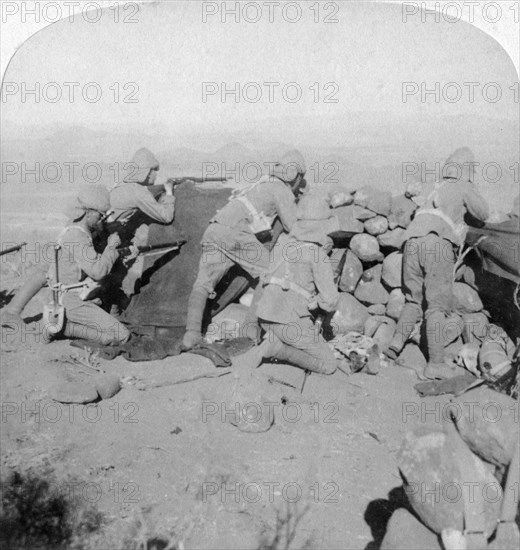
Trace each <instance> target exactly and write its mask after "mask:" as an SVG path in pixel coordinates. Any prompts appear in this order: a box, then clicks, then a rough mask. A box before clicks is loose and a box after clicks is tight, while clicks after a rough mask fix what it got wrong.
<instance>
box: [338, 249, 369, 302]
mask: <svg viewBox="0 0 520 550" xmlns="http://www.w3.org/2000/svg"><path fill="white" fill-rule="evenodd" d="M362 274H363V264H362V263H361V260H360V259H359V258H358V257H357V256H356V255H355V254H354V253H353V252H352V251H350V250H348V251H347V256H346V258H345V265H344V266H343V271H342V272H341V277H340V280H339V289H340V290H341V291H343V292H354V290H355V289H356V286H357V284H358V282H359V279H360V278H361V275H362Z"/></svg>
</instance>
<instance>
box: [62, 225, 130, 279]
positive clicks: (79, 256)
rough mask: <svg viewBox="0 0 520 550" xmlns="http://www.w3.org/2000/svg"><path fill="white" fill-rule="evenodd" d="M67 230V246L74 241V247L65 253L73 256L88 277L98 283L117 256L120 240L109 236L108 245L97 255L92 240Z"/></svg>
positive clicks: (81, 233) (82, 234)
mask: <svg viewBox="0 0 520 550" xmlns="http://www.w3.org/2000/svg"><path fill="white" fill-rule="evenodd" d="M72 231H73V230H69V232H68V233H67V235H66V238H67V240H68V241H69V242H68V244H69V245H70V241H71V240H72V239H74V245H75V246H69V249H68V250H67V253H71V254H74V261H75V263H76V264H77V265H78V266H79V268H80V269H81V271H83V272H84V273H85V274H86V275H87V276H88V277H90V278H91V279H94V281H99V280H100V279H103V277H106V276H107V275H108V274H109V273H110V271H111V270H112V267H113V265H114V263H115V261H116V260H117V258H118V256H119V252H118V251H117V250H116V246H117V244H118V243H119V242H120V239H119V237H118V236H117V235H111V236H110V237H109V238H108V244H107V246H106V247H105V250H104V251H103V253H102V254H98V253H97V252H96V249H95V248H94V245H93V244H92V240H91V239H89V238H88V237H87V235H85V234H84V233H83V232H82V231H78V230H77V231H74V233H72ZM69 251H70V252H69Z"/></svg>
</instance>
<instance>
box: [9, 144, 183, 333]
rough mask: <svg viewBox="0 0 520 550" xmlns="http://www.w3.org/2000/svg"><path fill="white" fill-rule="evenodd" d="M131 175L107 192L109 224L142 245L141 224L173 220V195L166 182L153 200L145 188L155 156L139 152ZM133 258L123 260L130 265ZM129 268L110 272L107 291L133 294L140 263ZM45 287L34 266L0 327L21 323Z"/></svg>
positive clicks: (153, 170)
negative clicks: (159, 197)
mask: <svg viewBox="0 0 520 550" xmlns="http://www.w3.org/2000/svg"><path fill="white" fill-rule="evenodd" d="M132 167H133V170H132V172H131V173H130V174H129V175H128V176H127V177H126V178H125V179H124V180H123V183H121V184H116V185H115V186H114V187H113V188H112V190H111V192H110V203H111V208H112V209H113V211H114V213H113V214H112V216H111V220H112V221H116V222H120V227H121V228H124V231H123V233H125V235H126V239H127V240H128V241H130V240H131V239H133V238H134V235H135V233H137V235H136V236H135V239H133V244H135V245H141V244H145V241H146V237H147V234H148V233H147V227H146V225H144V222H145V221H151V220H153V221H156V222H160V223H170V222H171V221H172V220H173V216H174V208H175V197H174V196H173V184H172V183H171V182H166V183H165V184H164V188H165V190H166V194H165V195H164V196H162V197H161V199H160V200H159V201H156V200H155V198H154V197H153V196H152V194H151V193H150V192H149V191H148V190H147V189H146V188H145V187H146V186H147V185H153V184H154V183H155V179H156V176H157V171H158V170H159V162H158V161H157V159H156V158H155V156H154V155H153V154H152V153H151V152H150V151H149V150H148V149H146V148H142V149H139V150H138V151H137V152H136V153H135V155H134V156H133V158H132ZM125 244H130V242H128V243H125ZM134 258H135V256H133V258H132V257H128V258H127V259H126V260H125V263H126V264H127V265H130V263H131V261H132V259H134ZM136 263H137V265H134V266H132V267H133V269H132V274H131V275H130V276H127V272H128V269H127V267H126V266H123V265H122V264H119V265H118V266H117V267H116V269H115V270H114V273H113V274H112V275H113V278H112V280H111V282H110V285H109V286H108V288H109V289H110V292H112V293H114V294H115V293H116V292H117V291H118V289H119V288H120V286H121V284H123V286H124V287H125V290H126V293H127V294H132V293H133V286H134V284H135V280H136V279H137V278H138V277H139V275H140V269H139V268H140V267H142V266H141V264H140V263H139V262H136ZM46 284H47V266H46V265H41V266H38V267H37V268H36V269H35V270H34V271H33V273H32V274H31V275H30V276H29V278H28V279H27V280H26V281H25V283H24V284H23V285H22V287H21V288H20V289H19V290H18V292H17V293H16V294H15V296H14V297H13V299H12V300H11V301H10V302H9V304H8V305H7V306H6V307H5V308H4V310H3V311H2V326H11V327H13V326H17V325H20V324H23V320H22V317H21V315H22V312H23V310H24V308H25V306H26V305H27V304H28V303H29V301H30V300H31V299H32V298H33V297H34V296H35V295H36V294H37V293H38V292H39V291H40V290H41V289H42V288H44V287H45V286H46Z"/></svg>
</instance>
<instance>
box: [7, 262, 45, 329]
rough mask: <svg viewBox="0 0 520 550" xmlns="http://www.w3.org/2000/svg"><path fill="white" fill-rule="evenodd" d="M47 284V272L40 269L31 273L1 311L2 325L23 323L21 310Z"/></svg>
mask: <svg viewBox="0 0 520 550" xmlns="http://www.w3.org/2000/svg"><path fill="white" fill-rule="evenodd" d="M46 285H47V274H46V273H44V272H43V271H42V270H37V271H35V272H34V273H32V274H31V275H30V276H29V278H28V279H27V280H26V281H25V283H24V284H23V285H22V287H21V288H20V289H19V290H18V292H17V293H16V294H15V295H14V297H13V299H12V300H11V301H10V302H9V304H8V305H7V306H6V307H5V308H4V311H3V312H2V326H6V327H13V326H20V325H22V324H23V319H22V311H23V310H24V308H25V306H26V305H27V304H28V303H29V302H30V301H31V299H32V298H33V297H34V296H36V294H38V292H39V291H40V290H41V289H42V288H44V287H45V286H46Z"/></svg>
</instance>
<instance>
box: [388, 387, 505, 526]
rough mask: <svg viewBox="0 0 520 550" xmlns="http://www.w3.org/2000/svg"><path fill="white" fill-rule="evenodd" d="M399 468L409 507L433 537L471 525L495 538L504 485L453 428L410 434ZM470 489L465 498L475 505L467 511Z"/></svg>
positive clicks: (399, 461)
mask: <svg viewBox="0 0 520 550" xmlns="http://www.w3.org/2000/svg"><path fill="white" fill-rule="evenodd" d="M465 397H466V398H467V396H465ZM398 464H399V469H400V471H401V475H402V477H403V480H404V490H405V493H406V495H407V496H408V500H409V501H410V504H411V505H412V507H413V509H414V510H415V512H416V513H417V515H418V516H419V518H420V519H421V520H422V522H423V523H424V524H425V525H426V526H427V527H429V528H430V529H431V530H432V531H434V532H435V533H438V534H440V533H441V532H442V530H443V529H456V530H458V531H461V532H462V531H464V527H465V525H466V524H467V523H468V524H475V523H477V522H481V524H482V526H483V530H484V531H486V532H488V533H492V532H493V530H494V529H495V527H496V522H497V519H498V517H499V514H500V505H501V502H500V500H501V499H500V498H498V499H497V498H496V497H497V494H500V491H501V489H500V485H499V483H498V481H497V479H496V478H495V477H494V476H493V475H492V474H491V473H490V471H489V469H488V468H487V467H486V466H485V465H484V463H483V462H482V460H480V458H478V457H477V456H475V455H474V454H473V453H472V452H471V451H470V450H469V448H468V447H467V446H466V444H465V443H464V441H462V439H461V438H460V436H459V435H458V434H457V433H456V430H455V428H454V427H453V425H451V426H450V425H447V426H446V430H445V431H440V430H435V429H432V428H430V427H426V426H425V427H422V428H421V429H419V430H417V431H416V432H415V433H411V432H409V433H407V434H406V436H405V440H404V443H403V446H402V448H401V451H400V453H399V456H398ZM470 486H471V487H473V489H474V490H472V491H471V493H466V494H467V496H468V497H471V500H472V505H471V506H466V500H468V499H467V498H465V496H464V494H463V491H468V490H469V489H470ZM473 514H475V516H476V517H474V518H472V517H471V516H472V515H473Z"/></svg>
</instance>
